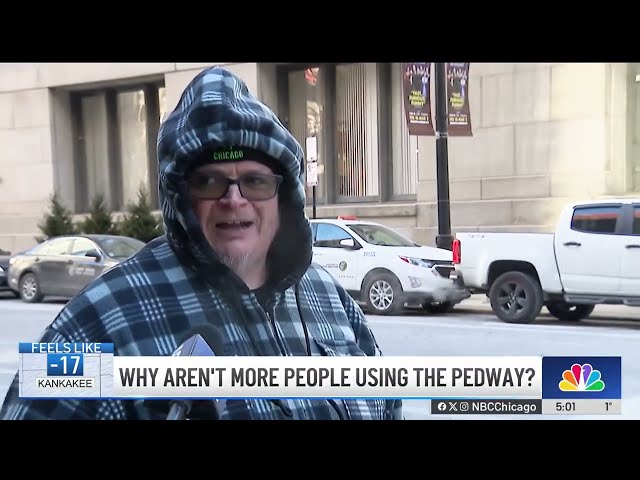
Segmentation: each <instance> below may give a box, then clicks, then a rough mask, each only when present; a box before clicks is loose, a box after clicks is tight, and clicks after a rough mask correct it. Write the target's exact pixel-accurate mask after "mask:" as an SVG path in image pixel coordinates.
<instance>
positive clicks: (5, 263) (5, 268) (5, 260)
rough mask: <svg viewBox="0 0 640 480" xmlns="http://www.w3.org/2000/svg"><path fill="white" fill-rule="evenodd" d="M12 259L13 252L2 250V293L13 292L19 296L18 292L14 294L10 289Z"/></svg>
mask: <svg viewBox="0 0 640 480" xmlns="http://www.w3.org/2000/svg"><path fill="white" fill-rule="evenodd" d="M10 259H11V252H7V251H5V250H2V249H1V248H0V293H1V292H12V293H13V294H14V295H16V296H17V292H14V291H13V290H11V289H10V288H9V277H8V275H9V274H8V272H9V260H10Z"/></svg>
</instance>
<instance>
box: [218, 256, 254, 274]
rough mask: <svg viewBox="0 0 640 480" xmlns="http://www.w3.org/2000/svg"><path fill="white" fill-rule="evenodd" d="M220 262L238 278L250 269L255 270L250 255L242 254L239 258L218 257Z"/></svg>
mask: <svg viewBox="0 0 640 480" xmlns="http://www.w3.org/2000/svg"><path fill="white" fill-rule="evenodd" d="M220 261H221V262H222V263H224V264H225V265H226V266H227V267H229V268H230V269H231V270H233V271H234V272H235V273H236V274H237V275H238V276H242V275H243V274H244V273H246V272H247V271H249V270H251V268H255V265H254V261H253V258H252V255H251V253H248V252H247V253H243V254H242V255H240V256H231V255H220Z"/></svg>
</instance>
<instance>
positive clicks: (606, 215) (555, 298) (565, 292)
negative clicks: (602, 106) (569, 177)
mask: <svg viewBox="0 0 640 480" xmlns="http://www.w3.org/2000/svg"><path fill="white" fill-rule="evenodd" d="M453 250H454V262H455V264H456V273H455V275H456V276H458V277H459V278H460V279H461V281H462V282H463V283H464V284H465V285H466V286H467V287H468V288H469V289H471V290H472V292H473V293H484V294H487V295H488V296H489V299H490V302H491V307H492V309H493V311H494V312H495V314H496V316H497V317H498V318H500V319H501V320H502V321H504V322H509V323H530V322H532V321H533V320H535V318H536V317H537V316H538V314H539V313H540V311H541V309H542V307H543V306H546V308H547V310H549V312H550V313H551V314H552V315H553V316H555V317H557V318H558V319H561V320H575V321H577V320H580V319H584V318H587V317H588V316H589V315H590V314H591V312H593V310H594V307H595V305H598V304H624V305H630V306H640V199H638V198H635V199H634V198H628V199H627V198H625V199H619V200H614V199H605V200H589V201H583V202H573V203H570V204H568V205H566V206H565V208H564V209H563V210H562V213H561V214H560V217H559V219H558V222H557V225H556V229H555V233H548V234H547V233H483V232H479V233H458V234H456V238H455V240H454V248H453Z"/></svg>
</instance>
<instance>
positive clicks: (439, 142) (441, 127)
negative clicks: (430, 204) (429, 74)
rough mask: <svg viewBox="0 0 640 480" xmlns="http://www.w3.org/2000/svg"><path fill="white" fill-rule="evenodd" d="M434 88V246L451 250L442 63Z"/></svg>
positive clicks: (444, 84)
mask: <svg viewBox="0 0 640 480" xmlns="http://www.w3.org/2000/svg"><path fill="white" fill-rule="evenodd" d="M435 73H436V79H435V87H436V92H435V93H436V122H435V127H436V179H437V180H436V184H437V189H438V235H437V236H436V246H437V247H438V248H444V249H447V250H452V249H453V235H451V205H450V202H449V152H448V144H447V139H448V137H449V132H448V125H447V111H448V110H447V71H446V68H445V64H444V63H436V64H435Z"/></svg>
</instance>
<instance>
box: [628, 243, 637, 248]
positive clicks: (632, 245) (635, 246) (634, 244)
mask: <svg viewBox="0 0 640 480" xmlns="http://www.w3.org/2000/svg"><path fill="white" fill-rule="evenodd" d="M625 248H640V245H638V244H636V243H632V244H631V245H627V246H626V247H625Z"/></svg>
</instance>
